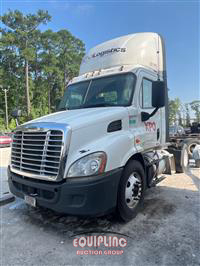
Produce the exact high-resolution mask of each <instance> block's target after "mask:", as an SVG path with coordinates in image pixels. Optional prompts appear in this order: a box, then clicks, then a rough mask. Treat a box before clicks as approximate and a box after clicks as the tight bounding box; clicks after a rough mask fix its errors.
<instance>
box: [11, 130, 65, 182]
mask: <svg viewBox="0 0 200 266" xmlns="http://www.w3.org/2000/svg"><path fill="white" fill-rule="evenodd" d="M62 147H63V132H62V131H61V130H48V131H45V132H40V131H17V132H16V133H15V134H14V137H13V143H12V153H11V166H12V169H13V170H14V169H16V170H18V171H22V172H23V173H29V174H34V175H37V176H41V177H47V176H48V177H51V178H56V177H57V175H58V172H59V167H60V161H61V153H62Z"/></svg>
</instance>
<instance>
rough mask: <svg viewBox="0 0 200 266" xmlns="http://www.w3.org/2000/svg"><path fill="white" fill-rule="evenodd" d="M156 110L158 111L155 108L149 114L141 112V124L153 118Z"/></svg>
mask: <svg viewBox="0 0 200 266" xmlns="http://www.w3.org/2000/svg"><path fill="white" fill-rule="evenodd" d="M158 109H159V107H156V108H155V109H154V110H153V112H152V113H151V114H149V113H146V112H142V113H141V115H142V122H145V121H147V120H149V118H150V117H152V116H154V115H155V113H156V112H157V111H158Z"/></svg>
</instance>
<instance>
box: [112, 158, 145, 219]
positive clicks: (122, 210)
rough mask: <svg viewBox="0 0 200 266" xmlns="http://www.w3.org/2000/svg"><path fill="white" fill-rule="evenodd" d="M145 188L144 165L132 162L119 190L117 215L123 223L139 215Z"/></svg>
mask: <svg viewBox="0 0 200 266" xmlns="http://www.w3.org/2000/svg"><path fill="white" fill-rule="evenodd" d="M145 187H146V180H145V173H144V169H143V166H142V164H141V163H140V162H138V161H136V160H131V161H130V162H129V163H128V164H127V165H126V167H125V169H124V171H123V174H122V177H121V179H120V182H119V188H118V198H117V214H118V217H119V218H120V219H121V220H122V221H125V222H128V221H130V220H131V219H133V218H134V217H135V216H136V215H137V213H138V212H139V210H140V208H141V206H142V203H143V200H144V191H145Z"/></svg>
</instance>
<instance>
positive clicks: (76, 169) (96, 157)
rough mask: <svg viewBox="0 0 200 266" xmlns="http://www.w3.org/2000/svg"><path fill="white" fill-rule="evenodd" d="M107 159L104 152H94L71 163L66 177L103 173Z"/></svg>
mask: <svg viewBox="0 0 200 266" xmlns="http://www.w3.org/2000/svg"><path fill="white" fill-rule="evenodd" d="M106 161H107V157H106V154H105V153H104V152H95V153H91V154H89V155H86V156H85V157H82V158H81V159H79V160H77V161H76V162H75V163H73V164H72V165H71V166H70V168H69V171H68V174H67V177H77V176H90V175H97V174H101V173H103V172H104V170H105V167H106Z"/></svg>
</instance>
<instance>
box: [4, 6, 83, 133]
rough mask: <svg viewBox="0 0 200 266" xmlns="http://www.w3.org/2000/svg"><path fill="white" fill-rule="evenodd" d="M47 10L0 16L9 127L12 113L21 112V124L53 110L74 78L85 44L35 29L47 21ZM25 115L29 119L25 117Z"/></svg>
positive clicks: (67, 35) (66, 35) (67, 34)
mask: <svg viewBox="0 0 200 266" xmlns="http://www.w3.org/2000/svg"><path fill="white" fill-rule="evenodd" d="M50 18H51V17H50V15H49V14H48V12H47V11H41V10H39V11H38V12H37V13H36V14H28V15H24V14H22V13H21V12H20V11H18V10H15V11H9V12H8V13H7V14H4V15H3V16H2V17H1V20H2V22H3V24H4V26H5V28H1V39H0V64H1V65H0V66H1V67H0V85H3V87H4V88H5V87H8V86H9V87H10V89H9V91H8V113H9V123H10V128H13V125H14V123H13V121H12V117H11V111H12V110H13V109H16V108H18V109H21V110H22V114H23V117H21V118H20V122H21V123H23V122H26V121H27V120H28V119H31V118H36V117H38V116H42V115H45V114H47V113H49V112H51V111H52V110H54V108H55V105H56V103H57V102H58V101H59V99H60V98H61V96H62V95H63V92H64V89H65V87H66V85H67V83H68V81H69V80H70V79H71V78H73V77H74V76H76V75H77V74H78V71H79V66H80V63H81V60H82V57H83V56H84V54H85V46H84V43H83V42H82V41H81V40H79V39H77V38H76V37H75V36H73V35H72V34H71V33H70V32H69V31H67V30H65V29H64V30H60V31H58V32H53V31H52V30H46V31H44V32H41V31H40V30H39V29H38V26H39V25H40V24H41V23H43V24H46V23H47V22H48V21H49V20H50ZM4 107H5V103H4V94H3V91H1V90H0V126H1V127H2V128H3V127H4V126H3V124H4V123H5V122H4V121H5V108H4ZM27 114H28V116H27Z"/></svg>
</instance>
